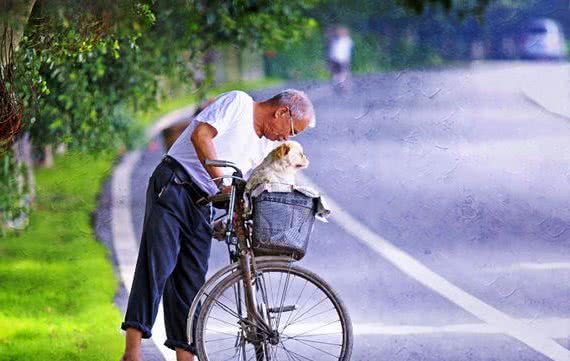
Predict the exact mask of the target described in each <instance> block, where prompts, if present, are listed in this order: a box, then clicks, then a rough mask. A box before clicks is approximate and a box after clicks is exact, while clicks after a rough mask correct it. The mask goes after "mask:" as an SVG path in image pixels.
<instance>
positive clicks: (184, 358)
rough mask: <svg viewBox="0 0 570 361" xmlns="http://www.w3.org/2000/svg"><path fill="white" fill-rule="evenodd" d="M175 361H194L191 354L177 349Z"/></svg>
mask: <svg viewBox="0 0 570 361" xmlns="http://www.w3.org/2000/svg"><path fill="white" fill-rule="evenodd" d="M176 361H194V355H193V354H192V353H191V352H188V351H184V349H182V348H177V349H176Z"/></svg>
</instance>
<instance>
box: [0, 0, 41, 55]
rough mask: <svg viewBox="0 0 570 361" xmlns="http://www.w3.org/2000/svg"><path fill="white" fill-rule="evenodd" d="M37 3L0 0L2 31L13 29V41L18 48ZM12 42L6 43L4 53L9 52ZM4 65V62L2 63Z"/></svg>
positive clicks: (32, 0)
mask: <svg viewBox="0 0 570 361" xmlns="http://www.w3.org/2000/svg"><path fill="white" fill-rule="evenodd" d="M35 4H36V0H4V1H0V14H1V15H0V31H2V34H4V31H5V30H6V29H8V30H11V31H12V43H13V44H14V48H17V46H18V44H19V43H20V40H21V39H22V36H23V35H24V28H25V27H26V24H27V23H28V19H29V18H30V14H31V13H32V9H33V8H34V5H35ZM9 46H10V44H9V43H8V42H7V43H6V44H5V48H4V49H3V50H4V54H7V51H8V47H9ZM0 65H3V64H0Z"/></svg>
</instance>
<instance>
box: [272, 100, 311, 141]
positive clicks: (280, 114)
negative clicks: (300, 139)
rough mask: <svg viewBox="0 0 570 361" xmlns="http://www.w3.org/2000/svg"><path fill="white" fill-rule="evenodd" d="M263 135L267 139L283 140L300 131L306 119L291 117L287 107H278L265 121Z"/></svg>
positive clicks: (305, 123)
mask: <svg viewBox="0 0 570 361" xmlns="http://www.w3.org/2000/svg"><path fill="white" fill-rule="evenodd" d="M265 124H266V126H265V129H264V132H263V136H265V138H267V139H269V140H274V141H275V140H278V141H285V140H288V139H289V138H292V137H294V136H296V135H297V134H299V133H301V132H302V131H303V130H305V128H306V127H307V125H308V124H309V120H307V119H301V120H297V119H293V117H292V115H291V111H290V110H289V108H288V107H279V108H277V110H276V111H275V112H273V114H272V115H271V117H270V119H266V121H265Z"/></svg>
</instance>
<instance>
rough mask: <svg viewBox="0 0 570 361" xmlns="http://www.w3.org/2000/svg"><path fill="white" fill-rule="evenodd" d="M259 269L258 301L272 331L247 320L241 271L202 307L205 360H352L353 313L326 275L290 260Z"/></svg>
mask: <svg viewBox="0 0 570 361" xmlns="http://www.w3.org/2000/svg"><path fill="white" fill-rule="evenodd" d="M257 271H258V272H257V275H255V277H254V280H253V283H254V290H255V302H256V305H257V309H258V312H259V314H260V315H261V316H262V317H263V318H264V319H265V321H266V322H267V324H268V325H270V330H268V329H264V328H262V327H260V326H258V325H256V324H255V322H251V321H249V320H248V319H247V312H246V306H245V299H244V295H243V280H242V275H241V272H236V273H235V274H233V275H231V276H229V277H228V278H226V279H225V280H223V281H222V282H221V283H220V284H219V285H217V286H216V287H215V288H214V290H213V291H212V292H211V293H210V294H209V295H207V299H206V301H205V303H204V305H203V307H202V310H201V311H200V314H199V316H198V320H197V324H196V346H197V350H198V358H199V359H200V361H213V360H227V361H230V360H238V361H248V360H256V361H261V360H266V361H277V360H285V361H290V360H339V361H348V360H350V355H351V352H352V325H351V322H350V317H349V315H348V313H347V311H346V308H345V306H344V304H343V303H342V301H341V300H340V298H339V297H338V296H337V295H336V293H335V292H334V291H333V290H332V288H331V287H330V286H329V285H328V284H327V283H326V282H325V281H324V280H322V279H321V278H320V277H319V276H317V275H316V274H314V273H312V272H310V271H308V270H305V269H303V268H300V267H297V266H292V265H291V264H289V263H275V264H267V265H263V266H261V267H259V268H258V270H257Z"/></svg>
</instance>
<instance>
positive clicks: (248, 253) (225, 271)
mask: <svg viewBox="0 0 570 361" xmlns="http://www.w3.org/2000/svg"><path fill="white" fill-rule="evenodd" d="M218 166H230V167H232V168H234V169H236V172H235V173H234V174H233V175H232V176H222V177H220V178H229V179H232V185H231V192H230V195H229V204H228V207H227V209H226V217H227V219H226V228H225V230H226V232H225V239H224V242H225V243H226V244H227V246H228V253H229V256H230V264H229V265H227V266H225V267H224V268H222V269H220V270H219V271H218V272H216V273H215V274H214V275H213V276H212V277H210V278H209V279H208V280H207V281H206V283H205V284H204V285H203V286H202V287H201V288H200V290H199V291H198V293H197V294H196V297H195V298H194V301H193V302H192V305H191V307H190V310H189V312H188V319H187V335H188V339H189V340H188V342H189V343H190V344H192V343H193V342H194V336H193V332H192V331H193V328H194V323H195V316H197V313H196V312H197V311H198V309H199V307H200V305H201V304H202V303H203V302H204V301H205V300H206V299H207V298H208V297H209V293H210V292H211V291H212V290H213V289H214V288H215V286H216V285H217V284H219V283H220V282H222V281H223V280H224V279H225V278H227V277H231V276H232V275H233V273H235V272H241V273H242V277H243V291H244V294H243V296H244V298H245V305H246V315H245V317H244V320H245V319H247V321H248V322H247V323H248V324H252V325H255V327H257V328H258V329H261V330H263V331H265V332H267V333H268V334H269V333H271V326H270V325H268V324H267V322H265V320H264V319H263V316H262V315H260V313H259V312H258V310H257V304H256V298H255V289H254V287H255V286H254V284H253V279H254V272H255V269H256V266H257V265H263V264H266V263H269V262H271V263H275V262H283V263H284V264H289V263H290V262H292V259H291V257H288V256H259V257H255V255H254V254H253V250H252V248H251V233H250V232H249V231H248V229H247V226H246V224H245V219H244V218H243V214H238V215H237V217H234V214H235V211H236V201H239V199H238V196H239V197H241V196H242V195H243V191H242V190H239V188H240V182H245V180H244V179H243V178H242V177H241V172H239V169H237V168H236V167H234V166H233V165H227V164H224V165H218ZM236 173H237V174H236ZM241 188H242V189H243V187H241ZM238 208H240V207H238ZM239 211H243V209H240V210H239ZM240 223H241V224H240ZM236 226H237V227H243V229H242V230H241V233H242V237H239V236H238V233H240V232H237V233H236ZM243 231H245V234H243ZM235 239H237V242H235ZM232 246H233V247H235V249H234V250H232V248H231V247H232ZM236 297H241V292H239V290H238V295H236ZM237 302H238V304H241V303H240V302H241V300H239V299H238V300H237ZM239 316H240V317H241V316H242V315H241V314H240V315H239Z"/></svg>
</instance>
